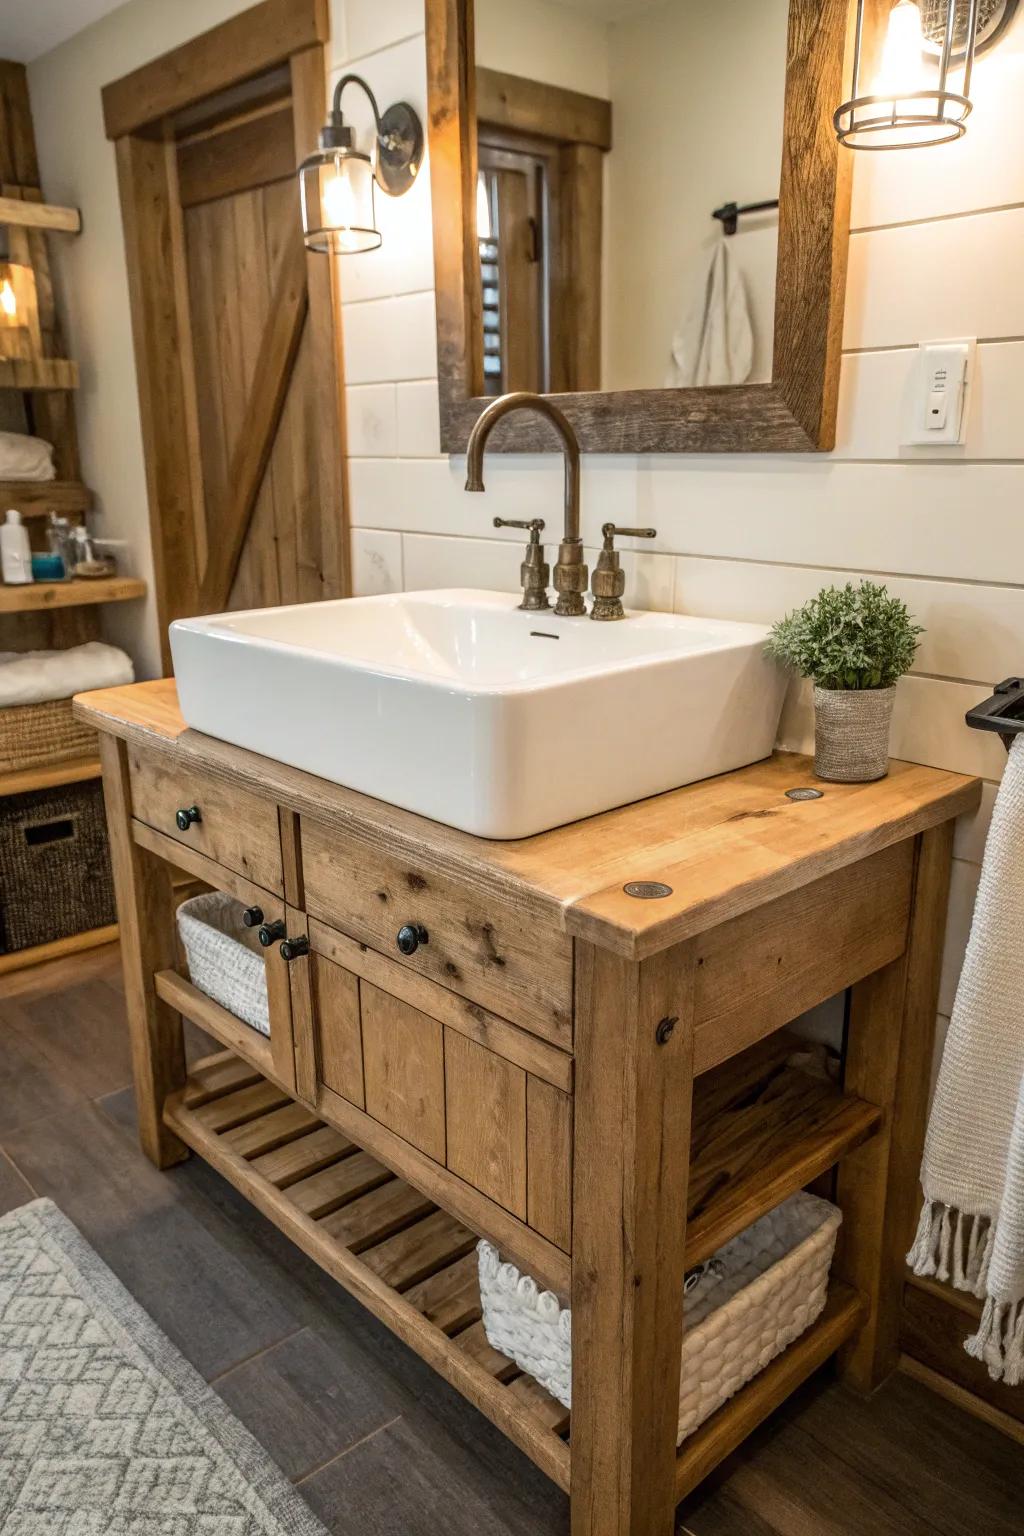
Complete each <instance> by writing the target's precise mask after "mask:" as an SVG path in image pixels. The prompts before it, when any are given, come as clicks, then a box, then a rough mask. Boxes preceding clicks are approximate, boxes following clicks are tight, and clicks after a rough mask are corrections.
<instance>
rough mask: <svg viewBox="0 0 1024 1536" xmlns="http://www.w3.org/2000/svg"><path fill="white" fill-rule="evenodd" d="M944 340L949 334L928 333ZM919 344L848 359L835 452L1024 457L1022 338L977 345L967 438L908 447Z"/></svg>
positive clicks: (950, 459)
mask: <svg viewBox="0 0 1024 1536" xmlns="http://www.w3.org/2000/svg"><path fill="white" fill-rule="evenodd" d="M930 339H934V340H944V339H945V338H944V337H941V336H940V337H935V338H930ZM915 360H916V351H914V350H908V349H906V348H901V349H898V350H895V351H887V352H853V353H847V355H846V356H845V357H844V358H843V364H842V375H841V379H840V386H839V417H838V421H837V424H836V447H835V452H834V455H833V457H835V458H840V459H904V460H906V461H908V462H910V463H914V462H920V461H921V460H926V459H934V460H935V461H936V463H956V461H957V460H958V459H1015V458H1021V457H1024V435H1022V430H1021V420H1022V417H1024V342H1020V341H1007V342H988V343H985V344H983V345H982V346H980V347H979V348H978V349H977V354H976V357H975V364H974V371H973V376H972V378H971V381H970V385H969V388H968V394H967V404H966V411H967V416H966V423H965V425H966V431H965V434H964V435H965V438H966V441H965V442H964V443H963V444H962V445H959V446H952V447H948V448H941V447H940V448H936V447H932V448H926V447H904V445H903V437H904V436H905V433H906V426H905V423H906V421H907V419H908V409H909V406H910V404H911V403H912V399H913V389H914V376H915V372H914V365H915Z"/></svg>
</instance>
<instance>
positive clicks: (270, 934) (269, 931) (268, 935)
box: [256, 922, 288, 949]
mask: <svg viewBox="0 0 1024 1536" xmlns="http://www.w3.org/2000/svg"><path fill="white" fill-rule="evenodd" d="M287 932H288V930H287V928H286V927H285V925H284V923H282V922H277V923H261V924H260V931H259V933H258V934H257V935H256V937H257V938H258V939H259V941H260V943H261V944H262V945H263V948H264V949H267V948H269V946H270V945H271V944H273V943H274V941H275V939H283V938H284V936H285V934H286V933H287Z"/></svg>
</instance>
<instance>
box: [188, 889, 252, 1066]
mask: <svg viewBox="0 0 1024 1536" xmlns="http://www.w3.org/2000/svg"><path fill="white" fill-rule="evenodd" d="M244 910H245V909H244V907H243V906H242V903H241V902H240V901H236V900H235V899H234V897H233V896H225V895H224V893H223V892H222V891H210V892H208V893H207V894H206V895H204V896H193V897H192V899H191V901H183V902H182V904H181V906H180V907H179V908H178V932H179V934H180V935H181V942H182V945H183V946H184V950H185V958H186V960H187V961H188V970H189V975H190V976H191V978H192V984H193V986H196V987H198V988H199V990H200V992H205V993H206V995H207V997H212V998H213V1000H214V1002H215V1003H220V1005H221V1006H222V1007H223V1008H226V1009H227V1010H228V1012H229V1013H233V1014H234V1015H235V1017H236V1018H239V1019H241V1020H242V1022H243V1023H245V1024H249V1025H250V1026H251V1027H252V1028H253V1029H256V1030H259V1032H260V1034H261V1035H266V1036H267V1038H268V1039H269V1037H270V1010H269V1007H268V1004H267V973H266V969H265V967H264V964H263V951H262V950H261V949H260V944H259V939H258V938H257V937H256V933H255V930H254V929H252V928H247V927H246V926H245V924H244V923H243V922H242V913H243V911H244Z"/></svg>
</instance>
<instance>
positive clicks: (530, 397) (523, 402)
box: [466, 389, 587, 618]
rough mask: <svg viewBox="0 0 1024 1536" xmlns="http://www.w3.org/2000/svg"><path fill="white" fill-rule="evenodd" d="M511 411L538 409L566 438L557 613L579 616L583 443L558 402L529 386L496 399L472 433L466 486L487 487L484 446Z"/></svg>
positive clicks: (583, 584)
mask: <svg viewBox="0 0 1024 1536" xmlns="http://www.w3.org/2000/svg"><path fill="white" fill-rule="evenodd" d="M511 411H536V412H537V414H538V415H540V416H546V417H547V419H548V421H550V422H551V423H552V425H553V426H554V427H555V428H556V430H557V431H558V435H559V437H560V438H561V439H562V452H563V455H564V457H565V529H564V532H563V535H562V542H561V544H559V546H558V560H557V561H556V563H555V591H556V592H557V593H558V601H557V602H556V603H555V613H556V614H561V615H563V616H566V615H568V616H570V617H577V618H578V617H579V616H580V615H582V614H585V613H586V611H587V605H586V603H585V602H584V601H583V594H584V593H585V592H586V590H587V567H586V565H585V564H584V561H583V540H582V539H581V538H580V445H579V443H578V442H577V441H576V434H575V432H574V431H573V429H572V427H571V426H570V425H569V423H568V421H567V420H566V419H565V417H564V416H563V415H562V413H561V411H560V410H559V409H558V407H557V405H552V403H551V401H550V400H548V399H547V398H546V397H545V396H544V395H535V394H533V393H532V392H531V391H530V390H525V389H524V390H518V391H516V392H515V393H514V394H511V395H502V396H500V398H499V399H497V400H494V401H492V402H491V404H490V405H489V406H488V407H487V409H486V410H485V411H484V412H483V414H482V415H481V416H480V417H479V419H478V420H477V423H476V425H475V426H474V428H473V431H472V432H471V433H470V438H469V446H468V448H467V450H466V490H467V491H482V490H483V488H484V481H483V463H484V448H485V447H486V446H487V439H488V437H490V435H491V430H492V428H493V427H495V426H496V425H497V423H498V422H499V421H500V420H501V419H502V417H503V416H507V415H508V414H509V413H510V412H511ZM541 559H543V555H542V556H541ZM524 606H530V607H532V606H534V604H532V603H531V604H526V603H525V602H524Z"/></svg>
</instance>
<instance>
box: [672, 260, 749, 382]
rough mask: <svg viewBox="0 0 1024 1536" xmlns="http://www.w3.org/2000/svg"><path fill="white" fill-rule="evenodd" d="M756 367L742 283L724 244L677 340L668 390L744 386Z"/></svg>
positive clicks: (674, 338)
mask: <svg viewBox="0 0 1024 1536" xmlns="http://www.w3.org/2000/svg"><path fill="white" fill-rule="evenodd" d="M753 365H754V332H753V328H752V327H751V324H750V306H749V305H748V303H747V294H746V289H745V288H744V286H743V278H742V276H741V275H740V273H739V272H738V271H737V270H736V267H735V265H734V263H733V261H732V259H731V257H730V256H729V252H728V249H727V246H726V241H725V239H724V238H723V239H721V240H719V242H718V244H717V245H716V246H715V249H714V253H713V255H712V257H711V265H710V266H709V267H708V272H707V277H706V278H705V280H704V284H703V287H702V289H701V292H700V294H699V295H698V297H697V299H696V301H695V303H694V305H693V308H692V309H691V310H690V312H689V314H688V315H687V317H686V319H685V320H684V322H683V324H682V326H681V327H680V329H679V330H678V331H677V332H676V334H675V335H674V336H673V338H672V363H671V366H670V368H669V376H668V378H667V380H666V385H667V387H668V388H669V389H686V388H689V387H691V386H696V387H697V388H702V387H703V386H704V385H707V384H743V383H745V382H746V380H747V379H749V377H750V370H751V368H752V367H753Z"/></svg>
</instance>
